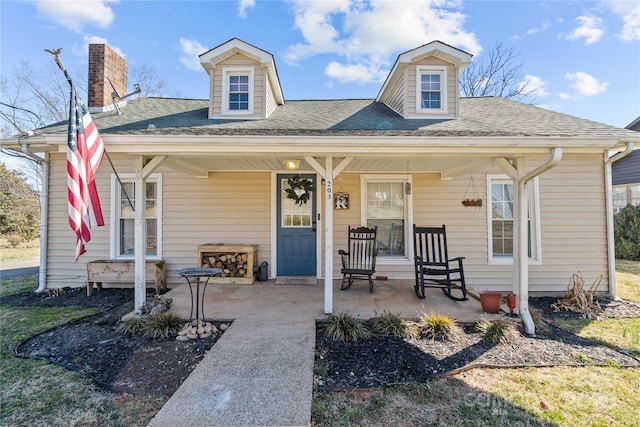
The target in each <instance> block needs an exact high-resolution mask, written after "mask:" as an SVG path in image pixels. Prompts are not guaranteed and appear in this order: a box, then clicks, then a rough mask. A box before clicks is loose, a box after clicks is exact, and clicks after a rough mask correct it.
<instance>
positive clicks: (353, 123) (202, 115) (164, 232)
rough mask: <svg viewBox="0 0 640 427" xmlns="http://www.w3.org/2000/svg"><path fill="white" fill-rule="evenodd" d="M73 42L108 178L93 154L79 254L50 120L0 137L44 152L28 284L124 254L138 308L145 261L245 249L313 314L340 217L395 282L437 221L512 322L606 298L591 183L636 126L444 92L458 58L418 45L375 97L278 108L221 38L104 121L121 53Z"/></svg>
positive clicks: (607, 263)
mask: <svg viewBox="0 0 640 427" xmlns="http://www.w3.org/2000/svg"><path fill="white" fill-rule="evenodd" d="M89 52H90V65H89V75H90V78H89V80H90V82H91V84H90V88H89V106H90V108H91V111H92V112H93V113H94V114H93V119H94V121H95V123H96V125H97V127H98V129H99V130H100V133H101V135H102V138H103V140H104V143H105V147H106V149H107V152H108V153H109V156H110V159H111V161H112V162H113V164H114V166H115V169H116V170H117V171H118V174H119V179H120V181H119V180H118V179H117V177H116V175H115V174H114V173H113V171H112V169H111V168H110V166H109V162H107V161H103V162H102V165H101V166H100V168H99V170H98V172H97V175H96V179H97V187H98V191H99V193H100V195H101V199H102V205H103V213H104V216H105V221H106V226H105V227H101V228H94V229H93V230H92V236H91V241H90V243H89V245H88V253H87V254H85V255H83V256H82V258H81V259H80V261H79V262H77V263H76V262H75V260H74V248H75V236H74V235H73V233H72V232H71V231H70V229H69V226H68V224H67V181H66V170H65V161H66V150H67V148H66V143H67V127H66V124H65V123H60V124H57V125H53V126H50V127H46V128H43V129H39V130H38V131H37V132H36V134H35V135H33V136H30V137H21V138H20V140H19V141H18V139H17V138H14V139H8V140H4V141H2V144H3V146H6V147H11V148H15V149H22V150H26V151H27V152H39V153H43V155H44V156H45V159H46V163H47V168H48V172H47V176H46V177H45V182H46V184H45V193H44V197H45V199H44V200H45V203H44V205H45V209H43V211H44V212H45V214H44V216H43V227H44V229H45V230H46V232H45V233H44V236H43V239H44V244H43V247H44V248H45V251H43V252H44V254H43V262H42V266H43V267H42V271H41V276H40V286H41V288H42V289H44V287H60V286H68V285H82V284H83V283H84V282H85V281H86V266H85V265H86V263H87V262H89V261H91V260H95V259H134V260H135V263H136V276H135V277H136V301H135V304H136V307H139V306H140V305H141V304H142V303H143V301H144V281H145V276H144V274H145V273H144V260H145V258H146V259H163V260H165V261H166V263H167V270H168V276H167V278H168V281H169V285H170V286H176V285H180V284H182V283H183V282H182V280H181V279H180V277H179V276H177V275H176V274H175V272H176V270H178V269H181V268H186V267H194V266H196V265H198V263H199V262H200V260H199V256H200V255H199V247H201V246H200V245H202V244H206V243H224V244H225V245H227V244H237V245H256V246H255V247H257V253H256V254H255V256H256V257H257V261H256V263H262V262H263V261H266V262H268V265H269V277H271V278H274V277H277V276H286V275H309V276H315V277H317V278H319V279H321V280H324V311H325V312H326V313H331V312H332V310H333V306H332V304H333V288H332V281H333V279H335V278H338V277H339V271H340V268H339V262H340V261H339V257H338V249H340V248H344V247H345V246H346V240H347V228H348V226H349V225H368V226H373V225H377V226H378V232H379V233H378V234H379V240H380V243H381V250H380V254H379V256H378V262H377V274H378V275H380V276H387V277H388V278H391V279H412V278H413V277H414V267H413V254H412V251H413V248H412V235H411V233H412V224H418V225H436V226H439V225H441V224H446V226H447V236H448V245H449V253H450V254H452V255H454V256H465V257H466V259H465V265H464V267H465V274H466V278H467V283H468V284H469V285H470V286H472V287H474V288H475V289H478V290H481V289H493V290H501V291H513V292H514V293H516V294H518V295H519V299H520V300H519V304H518V305H519V307H520V310H521V314H522V315H523V318H524V319H525V321H526V325H527V328H528V330H529V331H533V322H532V321H531V318H530V316H529V314H528V309H527V307H528V305H527V304H528V303H527V297H528V295H529V294H530V293H531V294H554V293H562V292H564V291H565V290H566V287H567V284H568V282H569V279H570V278H571V276H572V274H574V273H576V272H578V271H580V272H582V275H583V277H585V279H586V280H593V279H595V278H596V277H598V276H599V275H600V274H601V273H603V274H604V280H603V282H602V285H601V287H600V291H603V292H609V293H613V294H615V280H614V278H615V276H614V258H613V247H612V219H611V217H612V215H611V212H612V208H611V193H610V188H611V187H610V185H609V184H610V183H609V182H608V180H607V177H608V176H610V168H611V164H612V163H613V162H614V161H615V160H616V159H617V158H618V156H613V157H611V158H610V157H609V155H608V153H609V152H610V151H612V150H613V151H616V152H623V151H625V150H626V151H629V150H631V149H633V147H634V144H636V145H637V144H640V134H638V133H636V132H633V131H630V130H625V129H620V128H616V127H613V126H608V125H604V124H600V123H595V122H592V121H588V120H583V119H580V118H576V117H572V116H568V115H565V114H560V113H556V112H553V111H550V110H547V109H543V108H538V107H535V106H532V105H526V104H523V103H519V102H516V101H513V100H509V99H503V98H494V97H482V98H462V97H460V96H459V90H458V80H459V75H460V72H461V70H463V69H464V67H465V66H466V65H468V64H469V63H470V62H471V55H470V54H468V53H466V52H463V51H461V50H459V49H457V48H455V47H452V46H449V45H447V44H445V43H442V42H439V41H434V42H431V43H428V44H425V45H423V46H420V47H417V48H415V49H412V50H410V51H407V52H404V53H402V54H400V55H399V56H398V58H397V60H396V62H395V63H394V65H393V68H392V69H391V70H390V72H389V75H388V77H387V79H386V81H385V82H384V84H383V85H382V87H381V88H380V91H379V93H378V95H377V96H376V98H375V99H337V100H308V101H293V100H286V99H285V97H284V94H283V92H282V89H281V84H280V81H279V76H278V72H277V68H276V63H275V59H274V57H273V55H271V54H270V53H268V52H267V51H265V50H263V49H261V48H258V47H256V46H253V45H251V44H248V43H246V42H244V41H242V40H239V39H235V38H234V39H231V40H229V41H227V42H225V43H223V44H221V45H219V46H218V47H216V48H214V49H211V50H209V51H207V52H205V53H203V54H202V55H201V56H200V62H201V64H202V66H203V68H204V71H205V72H206V73H208V75H209V82H210V85H209V88H208V98H207V99H202V100H199V99H165V98H139V99H135V100H132V101H128V102H122V103H121V104H122V105H120V106H119V109H120V110H121V113H122V114H117V111H116V110H115V109H114V108H115V107H114V102H115V101H114V99H112V97H111V93H112V88H111V86H110V84H109V83H108V82H107V81H106V78H107V77H110V80H111V81H112V82H114V85H115V87H116V89H117V91H118V93H120V94H124V93H125V92H126V62H125V61H124V59H122V58H121V57H119V56H118V55H117V54H116V53H115V52H114V51H113V50H111V49H110V48H109V47H108V46H105V45H91V46H90V51H89ZM92 76H93V78H95V79H96V80H97V81H93V80H92ZM96 76H98V77H97V78H96ZM203 92H204V88H203ZM116 99H117V98H116ZM125 104H126V105H125ZM621 155H622V154H620V155H619V156H621ZM297 178H299V179H300V180H301V182H304V183H305V185H307V189H309V188H311V187H312V188H313V189H314V191H312V192H311V193H310V195H311V197H310V199H309V201H308V202H307V203H295V202H296V200H294V199H290V198H288V197H287V193H286V192H285V190H286V189H287V188H289V181H288V180H289V179H297ZM407 184H410V185H407ZM123 189H124V190H126V191H123ZM298 189H300V188H298ZM125 193H126V195H125ZM127 196H128V197H129V198H130V199H133V202H132V204H133V205H134V206H135V213H134V210H133V209H131V207H130V206H129V203H128V201H127ZM336 196H339V203H338V205H337V206H336V205H335V204H334V199H335V198H336ZM466 198H474V199H478V198H479V199H481V200H483V202H484V203H483V205H482V206H481V207H479V206H464V205H463V204H462V203H461V202H462V200H463V199H466ZM345 201H346V202H345ZM346 207H347V208H346ZM337 208H339V209H337ZM143 225H144V226H143ZM145 233H146V239H145V238H144V236H145ZM410 291H411V290H410V289H408V292H410Z"/></svg>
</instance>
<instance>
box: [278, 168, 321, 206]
mask: <svg viewBox="0 0 640 427" xmlns="http://www.w3.org/2000/svg"><path fill="white" fill-rule="evenodd" d="M287 183H288V184H289V188H285V190H284V191H285V192H286V193H287V198H288V199H292V200H293V201H294V202H295V204H296V205H300V206H302V205H304V204H306V203H307V202H308V201H309V198H310V197H311V193H312V192H313V190H314V188H313V181H312V180H310V179H300V175H296V176H294V177H293V178H290V179H288V180H287Z"/></svg>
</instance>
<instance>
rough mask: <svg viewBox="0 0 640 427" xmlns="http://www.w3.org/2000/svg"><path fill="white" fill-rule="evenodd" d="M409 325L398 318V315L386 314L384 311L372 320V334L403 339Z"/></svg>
mask: <svg viewBox="0 0 640 427" xmlns="http://www.w3.org/2000/svg"><path fill="white" fill-rule="evenodd" d="M408 329H409V324H408V323H407V322H406V321H405V320H404V319H402V318H401V317H400V314H394V313H387V312H386V311H385V312H384V313H382V315H381V316H378V317H376V318H374V319H373V332H375V333H378V334H384V335H393V336H395V337H403V336H405V335H406V334H407V330H408Z"/></svg>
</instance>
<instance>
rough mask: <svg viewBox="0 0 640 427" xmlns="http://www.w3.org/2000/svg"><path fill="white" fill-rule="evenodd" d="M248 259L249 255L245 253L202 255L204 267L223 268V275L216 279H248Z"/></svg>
mask: <svg viewBox="0 0 640 427" xmlns="http://www.w3.org/2000/svg"><path fill="white" fill-rule="evenodd" d="M248 259H249V255H248V254H245V253H235V254H234V253H228V254H215V253H214V254H212V253H205V254H203V255H202V266H203V267H216V268H221V269H222V273H220V274H216V275H215V277H247V260H248Z"/></svg>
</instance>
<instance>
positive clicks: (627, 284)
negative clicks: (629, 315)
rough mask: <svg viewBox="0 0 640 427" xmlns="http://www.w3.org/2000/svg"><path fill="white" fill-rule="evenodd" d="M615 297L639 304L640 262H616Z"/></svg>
mask: <svg viewBox="0 0 640 427" xmlns="http://www.w3.org/2000/svg"><path fill="white" fill-rule="evenodd" d="M616 288H617V289H616V290H617V292H616V293H617V295H618V296H619V297H620V298H622V299H625V300H629V301H635V302H639V303H640V261H628V260H622V259H617V260H616Z"/></svg>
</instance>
